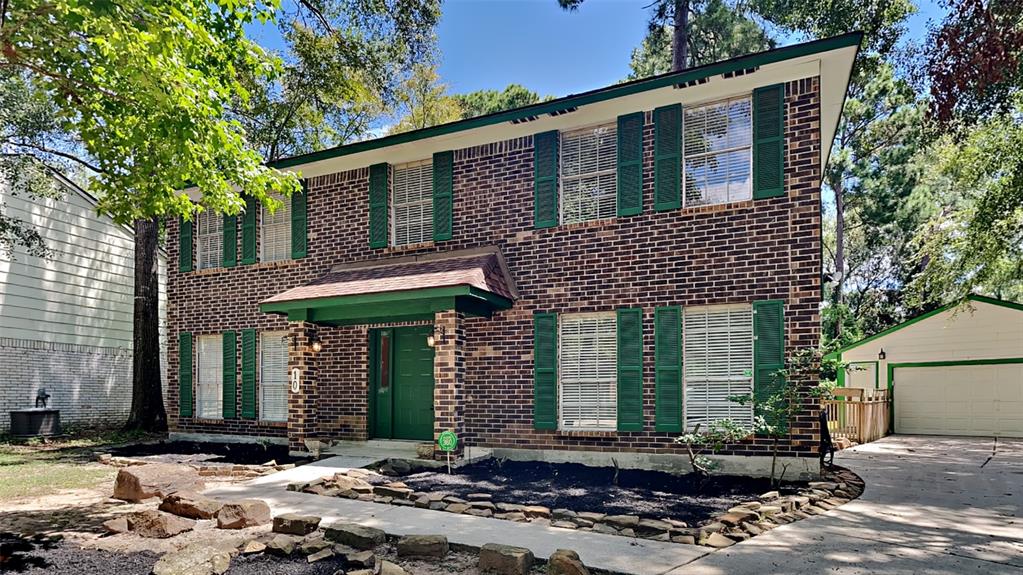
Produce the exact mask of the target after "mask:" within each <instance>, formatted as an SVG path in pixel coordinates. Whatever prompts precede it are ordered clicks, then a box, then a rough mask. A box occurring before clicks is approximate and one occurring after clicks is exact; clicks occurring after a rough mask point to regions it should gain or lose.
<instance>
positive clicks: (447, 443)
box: [437, 431, 458, 451]
mask: <svg viewBox="0 0 1023 575" xmlns="http://www.w3.org/2000/svg"><path fill="white" fill-rule="evenodd" d="M437 445H438V446H440V449H441V451H454V450H455V449H456V448H458V436H457V435H455V432H453V431H443V432H441V434H440V436H438V437H437Z"/></svg>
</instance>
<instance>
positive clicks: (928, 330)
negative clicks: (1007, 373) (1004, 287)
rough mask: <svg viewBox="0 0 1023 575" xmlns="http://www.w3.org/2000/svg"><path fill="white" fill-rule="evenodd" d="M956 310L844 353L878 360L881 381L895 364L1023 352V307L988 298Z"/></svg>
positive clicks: (883, 382)
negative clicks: (880, 357) (882, 357)
mask: <svg viewBox="0 0 1023 575" xmlns="http://www.w3.org/2000/svg"><path fill="white" fill-rule="evenodd" d="M970 306H971V307H972V310H971V309H968V308H967V309H963V308H960V309H958V310H957V309H951V310H948V311H945V312H943V313H939V314H937V315H934V316H932V317H929V318H927V319H924V320H922V321H918V322H916V323H914V324H913V325H910V326H908V327H905V328H903V329H900V330H898V331H895V332H893V333H890V334H888V335H886V336H884V337H880V338H878V339H876V340H874V341H871V342H868V343H866V344H864V345H861V346H859V347H857V348H855V349H851V350H849V351H846V352H843V353H842V361H847V362H856V361H878V358H877V355H878V352H879V351H880V350H881V348H884V352H885V360H884V361H879V362H878V370H879V386H880V387H881V389H887V387H888V364H889V363H912V362H928V361H961V360H970V359H1001V358H1014V357H1023V311H1020V310H1015V309H1010V308H1007V307H1004V306H999V305H993V304H989V303H985V302H979V301H972V302H970Z"/></svg>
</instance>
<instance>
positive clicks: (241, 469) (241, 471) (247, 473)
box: [96, 452, 295, 479]
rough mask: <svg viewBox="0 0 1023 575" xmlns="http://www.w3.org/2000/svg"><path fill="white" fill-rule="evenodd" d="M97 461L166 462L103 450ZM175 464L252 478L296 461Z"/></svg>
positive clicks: (123, 463)
mask: <svg viewBox="0 0 1023 575" xmlns="http://www.w3.org/2000/svg"><path fill="white" fill-rule="evenodd" d="M96 461H98V462H99V463H102V464H104V465H109V466H111V467H116V468H122V467H133V466H136V465H148V464H153V463H166V462H164V461H157V460H150V459H143V458H135V457H121V456H117V455H111V454H109V453H102V452H97V453H96ZM173 465H187V466H189V467H191V468H192V469H195V470H196V471H197V472H198V473H199V476H200V477H220V478H230V479H252V478H255V477H262V476H263V475H269V474H271V473H277V472H278V471H284V470H286V469H292V468H293V467H295V464H294V463H286V464H280V465H279V464H278V463H277V462H276V461H267V462H266V463H263V464H261V465H241V464H237V463H217V462H213V461H210V462H204V463H187V462H185V463H173Z"/></svg>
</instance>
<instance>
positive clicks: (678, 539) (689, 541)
mask: <svg viewBox="0 0 1023 575" xmlns="http://www.w3.org/2000/svg"><path fill="white" fill-rule="evenodd" d="M671 541H672V543H682V544H683V545H696V537H693V536H692V535H675V536H674V537H672V538H671Z"/></svg>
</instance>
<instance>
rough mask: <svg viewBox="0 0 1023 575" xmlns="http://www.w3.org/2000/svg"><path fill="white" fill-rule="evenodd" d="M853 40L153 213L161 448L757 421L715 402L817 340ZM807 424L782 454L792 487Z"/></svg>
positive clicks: (643, 442)
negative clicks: (165, 215)
mask: <svg viewBox="0 0 1023 575" xmlns="http://www.w3.org/2000/svg"><path fill="white" fill-rule="evenodd" d="M860 39H861V35H859V34H849V35H845V36H840V37H836V38H830V39H826V40H821V41H816V42H810V43H806V44H800V45H794V46H789V47H785V48H780V49H777V50H772V51H769V52H764V53H759V54H752V55H749V56H745V57H741V58H736V59H733V60H728V61H725V62H720V63H717V64H712V65H708V66H702V67H699V68H693V69H690V70H686V71H683V72H677V73H671V74H665V75H661V76H657V77H653V78H649V79H644V80H639V81H635V82H629V83H625V84H618V85H615V86H611V87H607V88H602V89H599V90H594V91H592V92H586V93H583V94H578V95H574V96H569V97H565V98H561V99H557V100H552V101H549V102H544V103H541V104H536V105H532V106H527V107H524V108H518V109H515V110H510V111H507V112H501V113H497V114H491V115H488V116H483V117H479V118H473V119H469V120H463V121H460V122H455V123H451V124H445V125H441V126H435V127H431V128H426V129H423V130H417V131H414V132H409V133H404V134H397V135H393V136H388V137H384V138H380V139H376V140H370V141H366V142H359V143H356V144H351V145H346V146H342V147H339V148H334V149H330V150H325V151H322V152H317V153H313V154H308V155H304V156H299V157H295V158H288V159H284V160H281V161H279V162H276V163H275V164H274V166H276V167H278V168H281V169H287V170H294V171H297V172H300V173H301V176H302V178H303V183H304V185H303V192H302V193H300V194H295V195H294V196H293V197H292V198H291V199H290V201H289V202H287V203H286V205H285V206H284V207H283V208H282V209H281V210H280V211H278V212H276V213H275V214H273V215H270V214H269V213H268V212H267V211H266V210H265V209H262V208H260V207H259V206H257V205H255V203H254V202H253V201H251V200H250V201H249V203H248V205H247V208H246V209H245V211H244V212H243V214H242V215H240V216H238V217H222V216H215V215H211V214H208V213H205V212H203V213H201V214H199V215H198V217H197V218H196V219H194V220H193V221H184V220H180V221H173V222H169V224H168V240H169V241H168V252H169V256H170V258H171V261H173V262H174V265H173V266H172V269H171V271H170V272H169V278H168V296H169V332H170V341H169V346H170V353H169V361H170V373H169V378H170V379H169V388H168V405H169V406H171V409H170V414H169V415H170V426H171V430H172V432H173V433H174V434H175V435H176V436H179V437H188V436H199V435H205V436H208V435H218V436H223V437H233V438H235V439H247V440H254V439H260V440H266V439H270V440H274V441H279V442H287V443H289V445H290V446H291V447H292V449H293V450H302V449H304V443H305V440H307V439H320V440H333V439H346V440H365V439H369V438H375V439H400V440H413V441H426V442H430V441H433V440H434V439H435V438H436V437H437V435H438V434H439V433H440V432H442V431H444V430H447V429H451V430H454V431H455V432H456V433H458V435H459V437H460V438H461V440H462V443H461V445H465V444H469V445H472V446H484V447H489V448H492V449H494V450H495V452H497V453H500V454H502V455H503V456H507V457H519V458H533V457H544V458H547V459H562V460H577V461H591V462H598V461H603V462H607V458H608V457H609V456H610V455H612V454H613V455H614V457H615V458H616V460H617V461H618V463H619V464H622V465H626V466H628V465H637V466H650V465H664V464H665V462H668V461H670V462H672V463H671V464H672V465H675V464H677V465H684V463H683V462H684V461H685V457H684V455H683V454H684V449H683V448H681V447H680V446H679V445H677V444H675V443H674V441H673V440H674V438H675V437H677V436H678V435H679V434H680V433H681V432H682V431H683V429H686V428H689V429H691V428H693V427H694V426H695V425H697V424H704V426H706V424H707V423H708V422H710V421H713V420H716V419H719V418H723V417H730V418H732V419H735V420H738V421H741V422H746V423H749V422H750V421H751V420H752V417H753V414H752V411H751V408H750V407H748V406H747V407H743V406H741V405H738V404H736V403H734V402H731V401H729V400H728V397H729V396H732V395H738V394H749V393H754V394H757V395H759V396H761V397H763V396H765V395H768V394H770V393H771V392H772V391H773V390H776V389H777V386H778V385H779V382H778V380H777V379H776V378H775V374H776V373H775V372H776V371H777V370H778V369H779V368H781V367H782V366H783V365H784V361H785V358H786V357H787V356H788V355H789V354H791V353H792V352H794V351H795V350H797V349H800V348H807V347H816V346H817V345H818V339H819V333H820V326H819V305H820V294H821V197H820V181H821V172H822V166H823V165H824V164H825V163H826V161H827V155H828V152H829V150H830V147H831V141H832V138H833V137H834V134H835V130H836V126H837V123H838V119H839V115H840V113H841V110H842V103H843V101H844V98H845V92H846V86H847V83H848V79H849V73H850V70H851V67H852V64H853V60H854V58H855V55H856V52H857V49H858V46H859V42H860ZM191 193H192V194H193V197H195V198H196V199H198V198H199V194H198V192H197V191H192V192H191ZM815 384H816V381H815V378H813V377H811V378H809V379H806V380H800V381H794V382H792V385H798V386H801V387H807V386H811V385H815ZM801 407H802V409H800V410H798V413H797V414H796V416H795V417H794V418H793V420H792V421H791V422H790V424H791V426H790V427H791V431H792V433H791V436H790V438H788V439H786V440H784V441H782V442H781V451H782V454H783V456H784V457H786V458H790V459H791V460H792V461H793V462H798V463H800V464H803V466H802V467H799V469H800V470H803V469H809V468H810V467H811V466H812V465H813V464H811V463H809V462H810V461H811V459H810V457H811V456H813V455H814V454H815V452H816V449H817V443H818V438H819V433H818V429H817V423H816V408H815V406H814V405H812V404H811V400H810V399H809V398H807V400H806V404H804V405H802V406H801ZM770 446H771V441H770V440H769V439H767V438H759V437H758V438H753V439H750V440H747V441H743V442H741V443H738V444H735V445H729V446H727V448H726V449H725V450H724V452H723V453H724V454H726V455H727V456H728V457H729V458H730V459H729V461H733V462H738V463H737V465H738V466H739V467H742V466H746V467H749V466H750V465H754V463H756V464H757V465H759V463H760V460H757V461H756V462H754V460H752V459H750V458H749V457H748V456H756V455H766V454H768V453H769V450H770ZM797 458H798V459H797ZM813 461H815V460H813ZM656 462H660V463H656ZM795 469H796V468H793V470H795Z"/></svg>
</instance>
